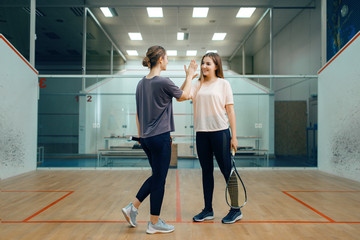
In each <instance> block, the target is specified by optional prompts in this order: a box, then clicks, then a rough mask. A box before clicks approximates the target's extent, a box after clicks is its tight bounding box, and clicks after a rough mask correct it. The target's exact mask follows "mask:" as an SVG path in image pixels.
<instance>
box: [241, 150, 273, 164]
mask: <svg viewBox="0 0 360 240" xmlns="http://www.w3.org/2000/svg"><path fill="white" fill-rule="evenodd" d="M240 154H254V155H256V156H259V155H263V156H264V160H265V159H266V161H267V162H269V150H267V149H254V148H253V149H238V150H237V151H236V154H235V156H236V155H240Z"/></svg>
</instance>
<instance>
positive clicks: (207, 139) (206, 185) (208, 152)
mask: <svg viewBox="0 0 360 240" xmlns="http://www.w3.org/2000/svg"><path fill="white" fill-rule="evenodd" d="M230 139H231V138H230V131H229V129H225V130H221V131H215V132H196V150H197V153H198V156H199V161H200V165H201V169H202V182H203V193H204V201H205V209H206V210H212V199H213V192H214V174H213V172H214V161H213V156H214V155H215V158H216V161H217V163H218V165H219V168H220V170H221V173H222V174H223V175H224V179H225V181H227V179H228V178H229V175H230V171H231V155H230V154H231V153H230Z"/></svg>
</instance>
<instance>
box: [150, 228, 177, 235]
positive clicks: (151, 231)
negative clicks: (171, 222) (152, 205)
mask: <svg viewBox="0 0 360 240" xmlns="http://www.w3.org/2000/svg"><path fill="white" fill-rule="evenodd" d="M174 230H175V229H171V230H149V229H147V230H146V233H147V234H154V233H171V232H173V231H174Z"/></svg>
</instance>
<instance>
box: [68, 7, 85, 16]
mask: <svg viewBox="0 0 360 240" xmlns="http://www.w3.org/2000/svg"><path fill="white" fill-rule="evenodd" d="M70 10H71V11H72V12H73V13H74V14H75V16H77V17H82V16H83V15H84V9H83V8H80V7H72V8H70Z"/></svg>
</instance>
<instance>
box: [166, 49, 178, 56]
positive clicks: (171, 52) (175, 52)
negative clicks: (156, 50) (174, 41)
mask: <svg viewBox="0 0 360 240" xmlns="http://www.w3.org/2000/svg"><path fill="white" fill-rule="evenodd" d="M166 53H167V55H168V56H177V50H167V51H166Z"/></svg>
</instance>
